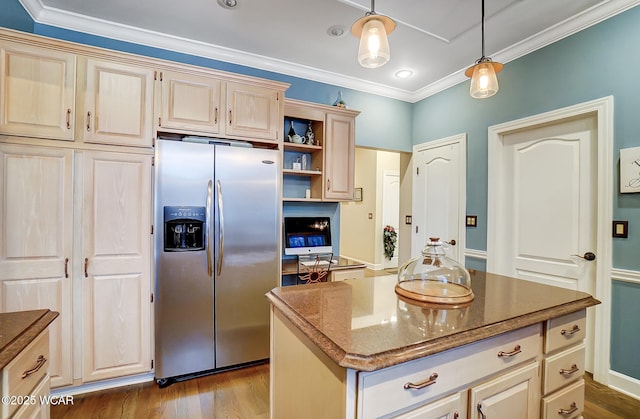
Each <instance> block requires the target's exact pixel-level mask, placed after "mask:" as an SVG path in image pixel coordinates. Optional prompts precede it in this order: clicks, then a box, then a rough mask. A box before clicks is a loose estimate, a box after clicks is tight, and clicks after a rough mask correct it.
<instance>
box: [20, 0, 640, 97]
mask: <svg viewBox="0 0 640 419" xmlns="http://www.w3.org/2000/svg"><path fill="white" fill-rule="evenodd" d="M20 2H21V3H22V5H23V6H24V7H25V9H26V10H27V11H28V12H29V14H30V15H31V16H32V18H33V19H34V21H36V22H38V23H42V24H47V25H52V26H57V27H61V28H66V29H71V30H76V31H81V32H85V33H89V34H94V35H99V36H104V37H108V38H114V39H119V40H123V41H129V42H134V43H137V44H143V45H148V46H154V47H159V48H163V49H168V50H173V51H179V52H184V53H188V54H194V55H199V56H204V57H208V58H214V59H219V60H222V61H226V62H231V63H235V64H241V65H246V66H251V67H256V68H260V69H263V70H270V71H276V72H278V73H284V74H288V75H292V76H298V77H303V78H307V79H311V80H316V81H320V82H326V83H330V84H335V85H338V86H343V87H347V88H353V89H358V90H362V91H366V92H371V93H375V94H380V95H384V96H388V97H392V98H396V99H400V100H405V101H409V102H415V101H418V100H420V99H422V98H425V97H427V96H429V95H431V94H433V93H436V92H438V91H441V90H443V89H446V88H448V87H450V86H453V85H455V84H457V83H460V82H461V81H464V80H466V78H465V77H464V75H463V72H464V70H465V69H466V68H467V67H469V66H470V65H472V64H473V63H474V61H475V60H477V59H478V58H480V56H481V55H482V54H481V52H482V45H481V0H429V1H426V0H378V1H377V2H375V11H376V13H378V14H384V15H387V16H389V17H391V18H393V19H394V20H395V21H396V23H397V28H396V30H395V31H394V32H392V33H391V35H390V36H389V44H390V48H391V60H390V61H389V63H387V64H386V65H384V66H382V67H379V68H376V69H366V68H362V67H360V66H359V65H358V63H357V60H356V55H357V50H358V39H356V38H355V37H354V36H353V35H351V32H350V28H351V25H352V24H353V22H355V21H356V20H357V19H359V18H360V17H362V16H364V15H365V13H366V12H367V11H368V10H369V9H370V7H371V2H370V1H369V0H238V6H237V7H236V8H235V9H233V10H228V9H224V8H222V7H221V6H220V5H219V4H218V3H217V1H216V0H179V1H176V0H135V1H132V0H20ZM638 4H640V0H486V1H485V15H486V20H485V42H486V47H485V49H486V51H485V52H486V54H485V55H486V56H489V57H491V58H492V59H493V60H494V61H500V62H502V63H505V64H506V63H508V62H509V61H512V60H514V59H516V58H518V57H521V56H523V55H525V54H527V53H529V52H531V51H534V50H536V49H538V48H541V47H543V46H545V45H548V44H550V43H552V42H555V41H557V40H559V39H562V38H564V37H566V36H568V35H571V34H573V33H575V32H577V31H580V30H582V29H585V28H587V27H589V26H591V25H593V24H595V23H598V22H600V21H602V20H604V19H607V18H609V17H611V16H613V15H616V14H618V13H620V12H622V11H624V10H627V9H629V8H631V7H633V6H636V5H638ZM334 25H339V26H342V27H343V28H344V35H342V36H341V37H331V36H329V35H328V29H329V28H330V27H332V26H334ZM401 69H410V70H412V71H413V76H412V77H411V78H409V79H407V80H402V79H398V78H396V77H395V76H394V75H395V73H396V72H397V71H398V70H401Z"/></svg>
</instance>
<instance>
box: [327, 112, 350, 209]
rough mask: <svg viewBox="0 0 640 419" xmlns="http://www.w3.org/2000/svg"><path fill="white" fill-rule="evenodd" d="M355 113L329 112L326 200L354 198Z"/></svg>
mask: <svg viewBox="0 0 640 419" xmlns="http://www.w3.org/2000/svg"><path fill="white" fill-rule="evenodd" d="M355 124H356V123H355V115H350V114H338V113H335V114H334V113H327V119H326V123H325V125H326V128H325V129H326V133H325V144H324V149H325V154H324V195H323V198H324V199H325V200H337V201H349V200H353V182H354V176H355V141H356V140H355Z"/></svg>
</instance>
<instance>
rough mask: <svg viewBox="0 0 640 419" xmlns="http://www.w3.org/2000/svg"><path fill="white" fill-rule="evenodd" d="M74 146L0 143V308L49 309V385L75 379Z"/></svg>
mask: <svg viewBox="0 0 640 419" xmlns="http://www.w3.org/2000/svg"><path fill="white" fill-rule="evenodd" d="M72 165H73V151H71V150H63V149H50V148H44V147H30V146H20V145H7V144H2V145H0V190H1V191H2V204H1V205H0V219H1V223H0V237H1V239H0V281H1V282H0V311H2V312H8V311H22V310H36V309H50V310H54V311H57V312H59V313H60V316H59V317H58V318H57V319H56V320H55V321H54V322H53V323H52V325H51V326H50V348H51V357H50V361H51V362H50V367H49V370H50V372H51V376H52V378H51V385H52V386H54V387H57V386H62V385H67V384H71V383H72V340H71V333H72V330H71V310H72V307H71V276H72V269H71V261H70V258H71V252H72V236H73V233H72V221H73V220H72V214H73V211H72V182H73V180H72Z"/></svg>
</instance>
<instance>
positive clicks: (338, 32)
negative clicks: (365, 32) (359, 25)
mask: <svg viewBox="0 0 640 419" xmlns="http://www.w3.org/2000/svg"><path fill="white" fill-rule="evenodd" d="M345 31H346V28H345V27H344V26H342V25H333V26H331V27H330V28H329V29H327V34H328V35H329V36H332V37H334V38H339V37H341V36H342V35H344V34H345Z"/></svg>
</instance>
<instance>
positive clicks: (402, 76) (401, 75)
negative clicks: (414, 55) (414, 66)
mask: <svg viewBox="0 0 640 419" xmlns="http://www.w3.org/2000/svg"><path fill="white" fill-rule="evenodd" d="M411 76H413V71H411V70H399V71H396V77H397V78H399V79H408V78H409V77H411Z"/></svg>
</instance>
